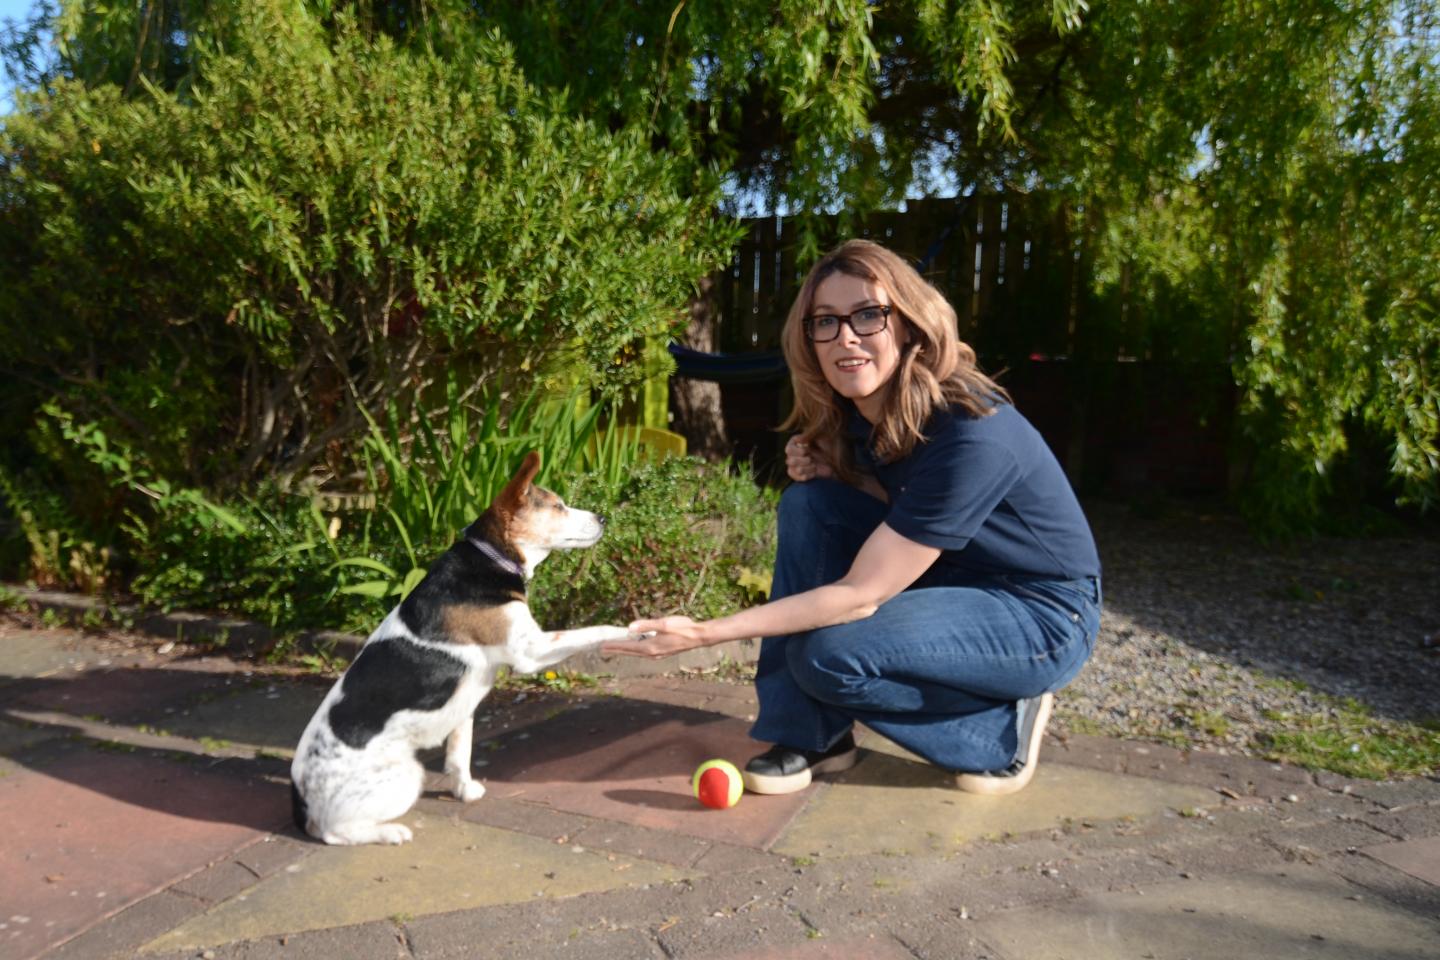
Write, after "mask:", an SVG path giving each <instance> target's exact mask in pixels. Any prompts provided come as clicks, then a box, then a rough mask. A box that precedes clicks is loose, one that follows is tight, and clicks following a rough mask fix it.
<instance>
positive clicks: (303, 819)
mask: <svg viewBox="0 0 1440 960" xmlns="http://www.w3.org/2000/svg"><path fill="white" fill-rule="evenodd" d="M290 813H291V815H292V816H293V817H294V818H295V828H296V829H297V830H299V831H300V832H301V833H308V832H309V830H308V826H309V823H310V810H309V808H308V807H306V806H305V798H304V797H302V796H300V788H299V787H297V786H295V781H293V780H292V781H290Z"/></svg>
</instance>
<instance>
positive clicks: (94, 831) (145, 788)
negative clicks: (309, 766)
mask: <svg viewBox="0 0 1440 960" xmlns="http://www.w3.org/2000/svg"><path fill="white" fill-rule="evenodd" d="M15 762H16V763H17V765H18V767H19V769H18V770H17V771H16V772H14V773H13V774H12V775H10V776H6V777H4V778H0V823H4V824H5V825H6V826H5V830H6V836H5V843H4V845H3V846H0V877H4V878H5V886H6V888H7V892H6V895H5V903H6V906H5V910H4V913H5V919H4V921H3V923H4V926H3V927H0V950H3V953H4V955H5V956H9V957H17V956H18V957H25V956H31V955H34V954H36V953H38V952H40V951H41V950H42V949H44V948H46V947H48V946H51V945H53V944H56V943H58V942H60V941H61V940H64V939H66V938H68V937H70V936H72V935H74V934H75V933H77V932H79V931H81V930H83V929H85V928H86V927H88V926H89V925H91V924H92V923H95V922H96V921H98V920H101V919H103V918H104V917H107V916H109V915H111V914H113V913H116V912H117V911H119V910H121V909H123V908H124V907H126V906H127V905H129V904H131V903H134V902H135V901H136V900H138V899H140V898H142V897H144V896H147V895H149V894H151V893H154V892H155V891H156V890H158V889H161V888H163V887H165V886H167V885H169V884H170V883H171V882H173V881H174V880H175V879H176V878H177V877H180V876H185V875H187V874H189V873H193V872H195V871H197V870H200V869H201V868H203V867H205V866H206V865H207V864H209V863H211V862H213V861H215V860H218V859H221V858H223V857H225V856H227V855H228V854H230V853H233V852H234V851H236V850H238V849H240V848H242V847H244V846H246V845H248V844H251V843H254V842H256V841H258V840H260V839H261V838H263V837H264V836H265V835H266V834H268V833H270V832H272V831H274V830H276V829H279V828H280V827H281V826H282V825H283V824H284V823H285V821H286V820H287V819H288V810H287V809H286V805H287V804H288V799H287V798H286V794H285V792H284V790H283V789H282V788H280V787H278V786H276V785H274V784H268V783H264V782H263V781H260V780H258V779H255V778H251V777H249V776H247V775H246V774H245V771H243V770H240V769H237V768H236V767H234V766H233V765H231V764H212V763H206V764H200V763H194V762H182V761H176V760H173V759H170V758H168V757H165V756H160V755H156V754H153V753H148V752H143V751H137V752H134V753H125V752H112V751H107V750H101V749H98V748H96V747H94V746H89V745H85V744H78V743H73V742H67V743H63V744H43V745H41V746H39V747H36V748H34V749H32V750H29V751H22V752H21V753H19V754H17V756H16V757H15ZM17 917H21V918H24V919H23V920H17V919H16V918H17Z"/></svg>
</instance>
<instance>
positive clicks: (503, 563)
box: [465, 537, 525, 580]
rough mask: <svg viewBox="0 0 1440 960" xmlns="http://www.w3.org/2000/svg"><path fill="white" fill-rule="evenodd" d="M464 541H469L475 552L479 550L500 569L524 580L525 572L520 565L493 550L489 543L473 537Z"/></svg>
mask: <svg viewBox="0 0 1440 960" xmlns="http://www.w3.org/2000/svg"><path fill="white" fill-rule="evenodd" d="M465 539H466V540H468V541H470V545H471V546H472V547H474V548H475V549H476V550H479V551H480V552H481V553H483V554H485V556H487V557H489V558H490V559H491V560H493V561H495V564H496V565H497V566H498V567H500V569H502V570H505V571H507V572H509V573H513V574H515V576H517V577H519V578H520V579H521V580H524V579H525V571H524V570H521V569H520V564H518V563H516V562H515V561H514V560H511V559H510V558H509V557H507V556H505V554H503V553H501V552H500V551H499V550H497V549H495V547H494V546H493V545H492V544H491V543H490V542H489V541H487V540H480V539H477V538H475V537H466V538H465Z"/></svg>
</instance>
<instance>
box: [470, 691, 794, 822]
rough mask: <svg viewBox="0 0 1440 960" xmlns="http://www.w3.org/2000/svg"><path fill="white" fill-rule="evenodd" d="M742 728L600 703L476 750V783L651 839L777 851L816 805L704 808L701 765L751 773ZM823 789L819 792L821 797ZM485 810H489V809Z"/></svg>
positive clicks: (640, 706) (672, 711)
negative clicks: (655, 834) (697, 788)
mask: <svg viewBox="0 0 1440 960" xmlns="http://www.w3.org/2000/svg"><path fill="white" fill-rule="evenodd" d="M748 729H749V727H748V724H746V723H745V722H744V721H742V720H737V719H734V718H732V717H728V716H724V715H721V714H716V713H711V712H708V711H703V710H693V709H690V708H687V707H680V706H661V705H658V704H653V703H647V702H644V701H636V700H627V699H609V700H604V699H600V700H593V701H588V702H587V703H583V704H579V705H577V706H573V707H571V708H569V709H563V710H562V711H561V712H559V713H558V714H557V715H556V716H554V717H551V718H550V719H548V720H545V721H543V722H541V723H538V724H535V725H532V726H530V727H527V728H526V729H524V730H522V731H520V732H518V733H515V734H512V735H510V736H507V737H504V738H501V739H500V740H498V741H496V742H495V743H494V744H493V748H488V749H487V745H485V744H482V745H479V746H478V747H477V757H476V758H477V761H478V762H479V763H482V764H483V766H477V768H476V770H475V775H476V777H478V778H480V779H481V780H482V781H483V782H484V783H485V785H486V788H487V789H488V790H490V791H491V792H492V793H493V794H494V795H495V796H496V797H499V798H503V799H524V800H525V801H527V802H530V803H536V804H542V805H545V806H548V807H552V808H554V809H558V810H565V811H568V812H571V813H578V814H584V815H585V816H590V817H597V818H600V819H604V820H612V821H617V822H620V823H629V824H633V825H636V826H642V827H646V828H649V829H652V830H665V831H673V832H675V833H679V834H684V835H687V836H691V837H699V838H701V839H705V840H712V841H717V842H721V843H729V844H735V845H738V846H746V847H753V848H756V849H768V848H769V847H770V845H771V844H773V843H774V842H775V840H776V839H777V838H778V837H779V835H780V832H781V831H782V830H783V829H784V827H785V825H786V824H787V823H789V822H790V820H791V818H793V817H794V815H795V813H796V812H797V811H798V810H800V809H801V807H803V806H804V804H805V803H806V801H807V800H808V799H809V793H810V791H809V790H807V791H801V792H800V793H795V794H790V795H788V796H781V797H762V796H756V795H753V794H747V795H745V796H744V797H743V798H742V799H741V801H740V803H739V804H737V805H736V806H734V807H732V808H730V809H728V810H711V809H708V808H706V807H703V806H701V805H700V803H699V802H698V801H696V799H695V796H694V794H693V793H692V791H691V786H690V782H691V777H692V776H693V775H694V772H695V768H696V767H697V766H699V765H700V764H701V763H702V762H704V761H706V760H710V759H714V758H717V757H718V758H724V759H729V760H731V761H732V762H735V763H736V764H737V765H739V764H743V763H744V762H745V761H746V760H747V759H748V758H749V757H750V756H752V755H753V754H754V753H755V752H756V749H757V747H756V743H755V741H753V740H751V739H750V737H749V735H748V733H747V730H748ZM813 789H814V788H813V787H812V788H810V790H813ZM482 802H483V801H482Z"/></svg>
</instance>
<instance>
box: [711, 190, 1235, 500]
mask: <svg viewBox="0 0 1440 960" xmlns="http://www.w3.org/2000/svg"><path fill="white" fill-rule="evenodd" d="M1043 201H1044V198H1036V197H1029V196H1014V195H1011V196H971V197H961V198H955V199H931V200H919V201H910V202H909V203H908V204H907V209H906V210H905V211H903V212H881V213H876V214H874V215H872V216H871V217H869V218H868V219H867V220H866V221H865V222H864V223H863V225H862V226H861V228H860V229H859V230H858V231H857V232H856V234H855V235H857V236H863V237H869V238H871V239H874V240H876V241H879V242H881V243H884V244H885V245H886V246H887V247H889V248H890V249H892V250H894V251H895V252H896V253H899V254H901V255H902V256H905V257H907V258H908V259H909V260H910V261H911V262H912V263H914V264H916V265H917V267H918V269H919V270H920V272H921V273H922V274H923V275H924V276H925V278H926V279H927V280H929V281H930V282H931V283H932V284H934V285H935V287H936V288H937V289H939V290H940V292H941V293H942V294H944V295H945V297H946V298H947V299H948V300H949V301H950V303H951V304H952V305H953V306H954V307H955V311H956V314H957V315H958V320H959V333H960V336H961V338H962V339H964V340H966V341H967V342H969V343H970V344H971V345H972V346H973V347H975V349H976V352H977V353H978V355H979V362H980V366H981V368H982V369H984V370H985V371H986V372H987V373H991V374H992V375H996V376H997V377H998V378H999V379H1000V381H1001V382H1002V383H1003V384H1004V385H1005V386H1006V387H1007V388H1008V389H1009V390H1010V391H1011V393H1012V395H1014V397H1015V399H1016V402H1017V405H1018V406H1019V407H1020V408H1021V410H1022V411H1024V412H1025V413H1026V415H1027V416H1028V417H1030V419H1031V420H1032V421H1033V422H1035V424H1036V426H1037V427H1038V428H1039V429H1040V431H1041V433H1042V434H1044V435H1045V437H1046V439H1047V441H1049V443H1050V445H1051V448H1052V449H1053V450H1054V451H1055V453H1056V455H1057V456H1058V457H1059V458H1060V460H1061V462H1062V464H1064V465H1065V468H1066V470H1067V472H1068V473H1069V474H1070V477H1071V480H1072V482H1073V483H1075V485H1076V486H1077V487H1079V488H1081V489H1082V490H1086V491H1089V492H1096V491H1100V490H1105V491H1115V492H1133V491H1135V490H1137V489H1142V488H1148V487H1159V488H1163V489H1165V490H1167V491H1171V492H1179V493H1213V492H1219V491H1223V490H1224V489H1225V488H1226V486H1227V482H1228V481H1227V473H1228V469H1227V462H1226V452H1227V449H1228V446H1229V443H1228V440H1229V430H1230V423H1231V407H1232V405H1233V400H1232V396H1233V394H1232V385H1231V381H1230V378H1229V375H1228V369H1227V368H1226V365H1225V363H1224V361H1223V359H1215V358H1211V359H1208V360H1205V359H1195V358H1191V357H1186V356H1181V355H1179V352H1178V351H1174V350H1165V351H1164V352H1163V353H1162V355H1159V356H1154V355H1152V345H1151V343H1150V340H1149V339H1148V337H1147V333H1148V331H1147V330H1146V328H1145V319H1146V318H1145V316H1144V311H1143V310H1141V309H1140V308H1139V306H1138V305H1137V304H1135V303H1132V302H1129V300H1128V297H1127V290H1126V287H1127V284H1126V283H1125V282H1124V277H1123V276H1122V282H1121V283H1120V284H1119V285H1118V289H1116V290H1115V291H1113V292H1111V293H1108V294H1104V295H1099V294H1097V293H1095V292H1094V290H1093V289H1092V284H1091V283H1090V281H1089V276H1090V272H1091V270H1092V265H1091V262H1090V257H1089V254H1088V251H1087V249H1086V245H1085V243H1084V239H1083V232H1082V233H1080V234H1076V233H1074V232H1072V231H1071V230H1070V229H1069V228H1068V225H1067V221H1068V220H1070V219H1072V218H1069V217H1067V215H1066V214H1065V213H1064V212H1063V211H1062V212H1059V213H1056V212H1054V211H1053V210H1052V209H1050V207H1051V205H1049V204H1046V203H1045V202H1043ZM746 225H747V228H748V234H747V236H746V237H745V239H744V241H743V242H742V243H741V244H740V247H739V250H738V251H737V253H736V255H735V257H734V259H733V260H732V261H731V263H730V265H729V267H728V268H727V269H725V270H723V271H721V273H720V274H719V275H717V276H716V277H714V278H713V279H714V281H715V282H714V285H713V288H712V297H713V298H714V299H713V303H712V309H713V315H714V316H715V317H716V319H717V330H716V341H715V342H716V348H717V349H718V350H719V351H721V352H723V353H726V354H746V353H756V352H763V351H772V350H777V349H778V348H779V336H780V329H781V326H782V324H783V323H784V319H785V314H786V313H787V311H788V310H789V308H790V305H791V302H792V301H793V300H794V298H795V294H796V292H797V289H798V287H799V284H800V281H801V280H803V278H804V271H805V270H806V269H808V267H809V264H808V263H803V264H797V263H796V261H795V247H796V238H795V229H796V228H795V225H794V224H793V223H792V222H791V221H788V220H785V219H783V218H779V217H763V218H757V219H752V220H748V221H746ZM826 239H827V240H828V241H829V242H830V243H833V242H834V241H836V240H838V239H839V238H838V237H837V236H831V237H829V238H826ZM828 245H829V243H822V249H824V248H828ZM722 404H723V407H724V411H725V417H726V423H727V427H728V428H729V431H730V434H731V437H732V439H733V441H734V445H735V453H736V455H737V456H738V457H740V458H742V459H751V460H753V461H754V462H755V463H756V465H757V466H758V467H760V468H761V469H762V471H770V472H771V473H772V474H773V472H774V470H775V469H776V468H777V465H778V463H779V461H780V453H779V451H780V438H779V437H778V436H776V435H775V434H774V432H773V431H774V428H775V426H776V424H777V423H779V421H780V419H781V418H782V417H783V416H784V414H785V413H786V412H787V411H788V409H789V405H790V396H789V389H788V383H786V382H784V380H783V379H777V380H776V381H775V382H774V383H771V384H755V383H746V384H740V385H734V386H726V385H723V384H722Z"/></svg>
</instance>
